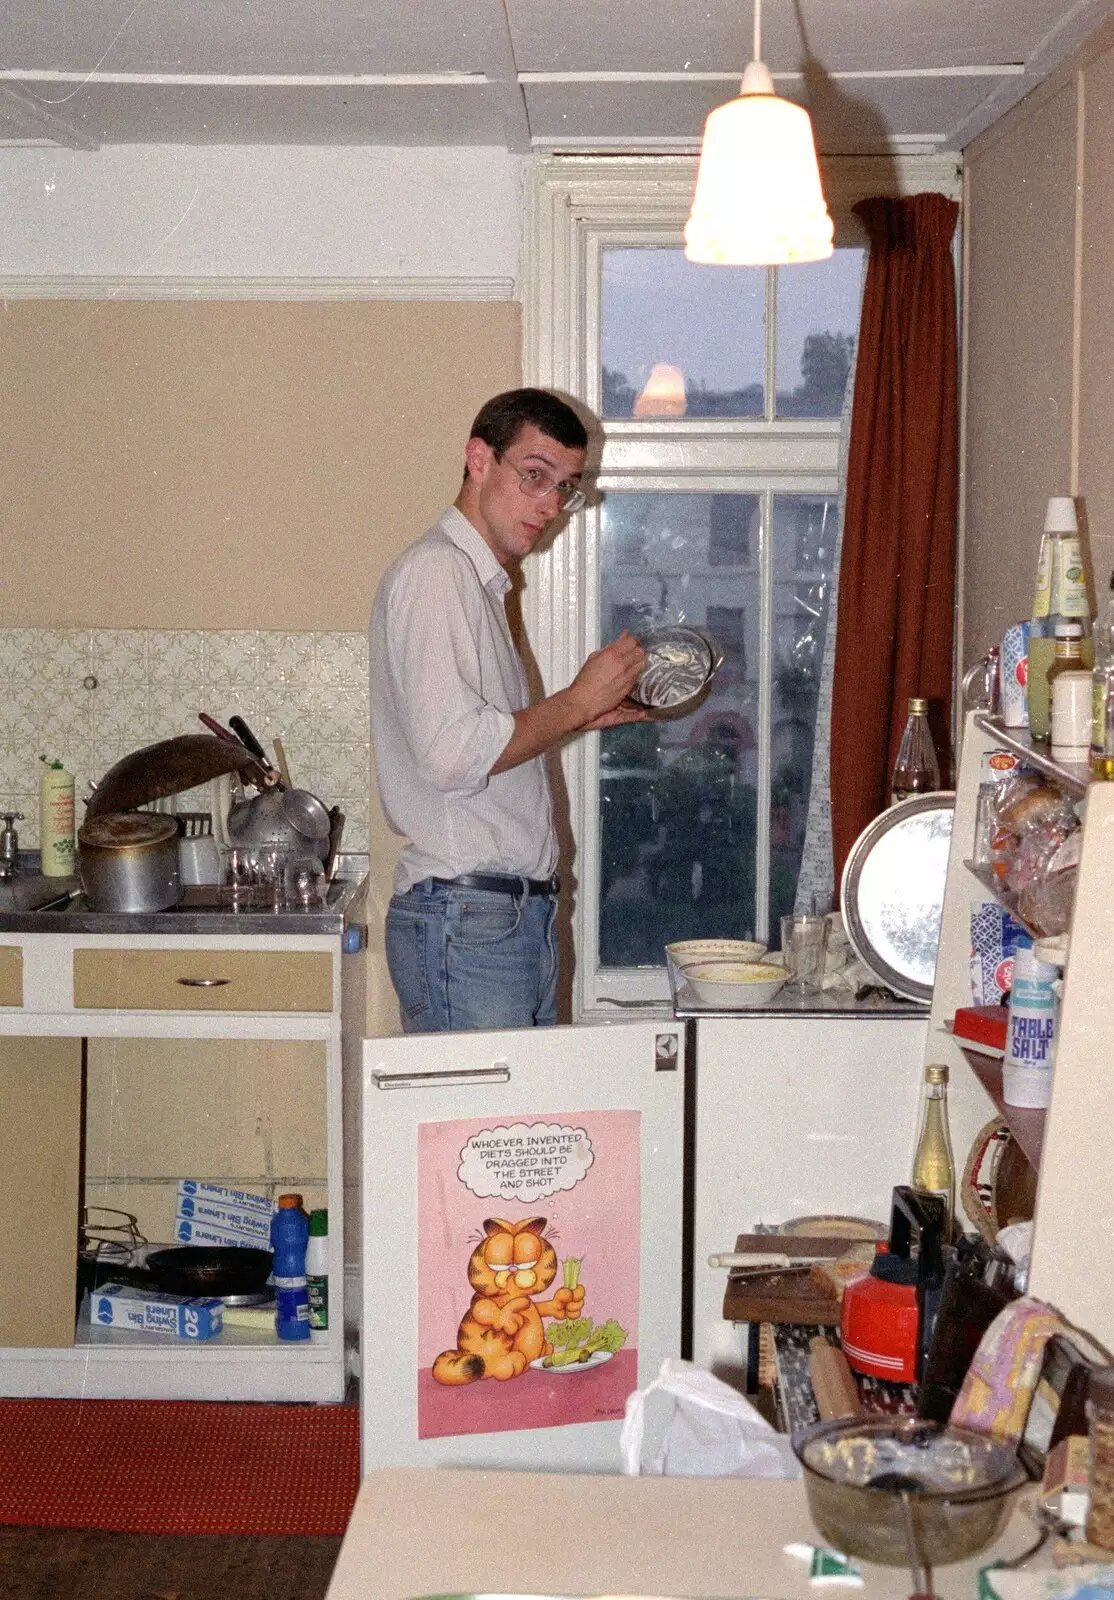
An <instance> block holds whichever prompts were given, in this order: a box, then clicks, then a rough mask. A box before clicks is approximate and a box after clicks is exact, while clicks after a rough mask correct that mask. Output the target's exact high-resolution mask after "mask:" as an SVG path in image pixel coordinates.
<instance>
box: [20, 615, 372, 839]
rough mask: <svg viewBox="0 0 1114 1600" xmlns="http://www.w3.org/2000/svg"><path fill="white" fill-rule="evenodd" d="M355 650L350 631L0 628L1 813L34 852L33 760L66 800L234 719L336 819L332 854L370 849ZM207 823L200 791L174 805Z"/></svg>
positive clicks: (362, 704)
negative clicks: (175, 741) (57, 778)
mask: <svg viewBox="0 0 1114 1600" xmlns="http://www.w3.org/2000/svg"><path fill="white" fill-rule="evenodd" d="M367 699H368V697H367V639H366V637H365V635H364V634H362V633H318V634H314V633H294V634H292V633H283V632H279V631H274V632H252V631H246V632H232V631H214V632H212V633H203V632H199V631H195V630H181V631H159V632H154V631H151V632H146V631H143V630H141V629H127V628H115V629H114V628H98V629H78V628H74V629H59V628H42V629H38V628H3V629H0V811H8V810H15V811H22V812H23V813H24V817H25V821H24V822H23V823H22V824H21V825H20V828H19V835H20V843H21V846H22V847H23V848H24V849H34V848H36V847H37V844H38V825H39V818H38V792H39V782H40V775H41V767H40V763H39V756H40V754H45V755H48V756H50V757H51V758H55V757H56V758H57V759H58V760H60V761H62V763H63V764H64V765H65V767H66V769H67V771H69V772H72V773H73V775H74V779H75V784H76V790H77V796H78V815H79V818H80V816H81V813H82V807H81V803H80V802H81V799H82V797H83V796H86V795H87V794H88V793H89V792H90V784H91V783H92V782H94V781H99V779H100V778H102V777H103V775H104V774H105V772H107V771H108V769H109V767H111V766H112V765H113V764H114V763H115V762H116V761H118V760H120V759H121V758H122V757H123V756H125V755H130V754H132V752H133V751H135V750H138V749H141V748H142V747H144V746H145V745H148V744H153V743H155V742H156V741H157V740H159V739H169V738H173V737H175V736H177V735H179V734H184V733H199V732H202V731H203V729H202V727H201V724H200V723H199V722H198V719H197V713H198V712H199V711H208V712H209V713H210V715H211V716H214V717H216V718H217V720H218V721H220V722H223V723H225V724H226V725H227V722H228V718H229V717H230V716H233V715H237V714H238V715H239V716H242V717H243V718H244V720H245V721H246V722H247V723H249V725H250V726H251V727H252V729H253V731H254V732H255V733H256V735H257V736H258V737H259V738H260V739H261V740H262V741H263V743H264V744H265V745H269V744H270V742H271V740H272V739H273V738H274V737H275V736H276V735H278V736H280V737H281V738H282V740H283V744H284V747H285V750H286V754H287V758H288V760H289V762H290V767H291V776H292V778H293V781H294V783H295V784H297V785H298V786H299V787H301V788H305V789H309V790H310V791H311V792H312V793H314V794H316V795H318V796H319V798H320V799H321V800H323V801H324V803H325V804H326V805H338V806H339V807H340V808H341V810H342V811H343V812H344V813H345V816H346V818H347V821H346V825H345V834H344V848H345V849H346V850H349V851H357V852H359V851H366V850H367V848H368V809H369V807H368V703H367ZM175 806H176V809H177V810H179V811H207V810H208V809H209V789H208V786H207V785H206V786H204V787H202V788H199V789H195V790H191V791H190V792H189V793H187V794H182V795H179V796H177V797H176V800H175Z"/></svg>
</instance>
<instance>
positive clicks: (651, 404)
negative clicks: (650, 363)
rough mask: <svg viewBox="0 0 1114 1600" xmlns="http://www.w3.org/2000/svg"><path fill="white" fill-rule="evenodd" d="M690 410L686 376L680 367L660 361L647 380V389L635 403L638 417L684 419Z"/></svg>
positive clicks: (635, 413)
mask: <svg viewBox="0 0 1114 1600" xmlns="http://www.w3.org/2000/svg"><path fill="white" fill-rule="evenodd" d="M687 410H688V400H687V398H686V396H685V375H684V373H683V372H682V371H681V369H680V367H674V366H671V365H670V364H669V362H667V361H658V362H656V363H655V365H654V369H653V371H652V372H651V373H650V376H649V377H648V378H647V379H646V387H645V388H644V389H643V390H642V393H641V394H640V395H639V396H638V398H637V400H635V402H634V407H633V414H634V415H635V416H636V417H683V416H684V414H685V412H686V411H687Z"/></svg>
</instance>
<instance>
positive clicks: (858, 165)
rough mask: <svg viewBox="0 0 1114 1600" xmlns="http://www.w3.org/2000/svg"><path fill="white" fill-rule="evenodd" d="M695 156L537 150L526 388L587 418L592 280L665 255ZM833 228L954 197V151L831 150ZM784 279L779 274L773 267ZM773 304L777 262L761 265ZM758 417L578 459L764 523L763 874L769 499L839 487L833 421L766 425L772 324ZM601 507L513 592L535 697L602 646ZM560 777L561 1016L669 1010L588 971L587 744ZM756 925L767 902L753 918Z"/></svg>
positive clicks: (591, 849) (646, 986)
mask: <svg viewBox="0 0 1114 1600" xmlns="http://www.w3.org/2000/svg"><path fill="white" fill-rule="evenodd" d="M696 164H697V163H696V157H695V156H633V157H614V156H556V155H555V156H547V157H538V158H536V160H535V161H534V163H533V164H532V166H531V169H530V171H529V173H528V175H527V180H526V194H525V197H524V198H525V206H524V219H525V229H526V232H525V240H524V272H525V284H524V290H525V292H524V297H523V305H524V328H523V370H524V381H525V382H527V383H533V384H539V385H541V386H543V387H546V388H553V389H557V390H558V391H564V392H565V393H567V394H569V395H572V396H576V397H577V399H578V400H580V401H581V402H583V403H584V404H585V405H587V406H588V408H589V409H590V410H591V411H592V412H593V413H594V414H595V415H597V416H599V415H600V402H601V371H600V362H599V347H600V325H599V323H600V275H601V262H602V255H603V251H604V250H606V249H608V248H613V247H624V246H625V247H634V248H637V247H652V246H658V247H661V246H665V247H678V246H679V245H680V244H681V243H682V230H683V227H684V222H685V219H686V218H687V215H688V210H689V206H690V203H691V198H692V190H693V185H694V183H695V179H696ZM822 167H823V172H824V183H825V190H826V193H827V197H828V202H829V207H830V209H831V211H832V215H833V219H834V221H835V224H836V244H837V246H838V245H850V244H857V245H862V244H865V236H864V234H863V232H862V228H861V224H860V223H859V222H858V219H857V218H855V217H854V216H853V214H852V211H851V207H852V205H853V204H854V202H855V201H856V200H858V199H861V198H864V197H865V196H867V195H873V194H895V195H897V194H908V193H914V192H917V191H919V190H924V189H935V190H938V191H941V192H944V193H947V194H949V195H951V196H952V197H954V198H958V197H959V193H960V173H959V167H958V162H957V158H956V157H955V156H946V157H939V156H932V157H904V158H894V157H879V158H873V157H861V158H858V157H842V158H839V157H837V158H831V159H828V160H825V161H823V162H822ZM782 270H786V269H782ZM769 271H770V274H771V278H770V280H769V285H768V291H767V293H768V303H772V298H771V297H772V294H773V292H774V291H773V284H774V282H775V281H776V280H775V278H774V276H773V274H774V272H775V269H772V268H771V269H769ZM765 333H766V378H767V381H766V407H767V415H766V417H765V418H725V417H715V418H706V419H705V418H700V419H696V418H694V419H692V420H689V419H687V418H664V417H659V418H623V419H610V420H608V421H607V422H606V423H605V424H604V428H605V431H606V437H605V439H604V443H603V448H602V451H601V450H600V448H599V443H598V441H594V442H593V446H592V447H591V448H590V450H589V458H588V471H587V478H588V480H589V481H590V482H591V481H593V480H595V481H596V482H597V483H598V485H599V487H600V489H601V490H604V491H607V492H613V493H622V492H628V493H639V492H642V493H655V492H666V493H668V492H676V493H689V494H701V493H706V494H715V493H724V494H731V493H739V494H757V495H759V496H760V498H761V503H762V508H763V514H762V519H761V533H760V537H759V551H758V570H759V572H760V575H761V586H762V588H761V593H762V611H761V621H760V630H759V639H760V651H761V666H760V690H759V705H760V716H759V727H758V739H759V757H758V863H757V864H758V870H759V879H758V881H759V882H760V883H761V882H763V881H765V879H766V877H767V875H768V865H769V862H768V855H769V844H768V818H769V793H770V756H771V751H770V732H771V728H770V722H771V715H770V712H771V686H770V682H769V679H770V675H771V667H772V660H771V648H772V627H773V618H772V598H773V594H772V589H773V585H772V573H771V571H770V566H771V563H772V560H773V552H772V550H771V549H770V540H769V532H770V527H771V507H772V496H773V495H774V494H779V493H780V494H794V493H799V494H831V493H834V492H836V491H837V489H838V455H839V432H840V420H839V418H824V419H798V418H786V419H775V418H773V417H772V415H771V412H772V409H773V406H774V404H775V398H776V393H775V392H776V370H777V349H776V337H777V323H776V310H775V315H774V316H772V317H768V318H767V326H766V330H765ZM599 532H600V517H599V506H598V502H594V501H593V500H592V499H590V500H589V504H588V506H587V507H586V508H585V509H584V510H583V511H581V512H578V513H577V514H576V516H574V517H573V518H571V519H570V521H569V524H568V526H567V527H565V528H564V530H563V531H562V532H561V533H560V534H559V535H558V537H557V538H555V539H553V540H551V541H550V542H549V544H548V546H547V547H546V548H545V549H544V550H542V551H540V552H538V553H536V554H535V555H534V556H532V557H531V558H530V560H529V563H528V570H527V582H526V586H525V590H524V593H523V597H522V617H523V624H524V627H525V631H526V634H527V638H528V641H529V646H530V651H531V654H532V655H533V658H534V662H535V664H536V666H537V669H538V672H539V674H540V677H541V680H542V682H543V683H544V684H545V686H546V689H547V691H548V690H551V689H553V688H556V687H558V686H560V685H562V684H565V683H568V682H569V681H570V680H571V679H572V678H573V677H574V676H575V674H576V672H577V670H578V669H579V666H580V665H581V663H582V662H583V660H584V658H585V657H586V655H587V654H588V653H589V652H590V651H591V650H593V649H596V648H597V647H598V645H599V639H598V637H597V617H598V602H599V583H598V575H599V568H598V553H599ZM560 763H561V774H562V778H563V784H564V789H565V793H566V795H567V802H568V819H569V829H570V832H571V841H569V840H566V841H565V844H566V846H567V845H568V844H569V843H570V842H571V844H572V846H573V848H574V860H573V867H574V874H573V875H574V879H575V887H576V898H575V906H574V910H573V917H572V927H571V938H572V945H573V951H568V950H566V951H565V952H564V956H565V958H566V960H567V959H568V958H569V956H571V955H572V954H573V953H574V952H575V962H574V977H573V992H572V1009H573V1017H574V1020H576V1019H580V1018H588V1017H592V1016H595V1017H597V1018H598V1017H600V1016H604V1015H615V1012H614V1011H613V1010H610V1009H609V1007H614V1006H621V1005H623V1004H635V1005H637V1004H651V1003H659V1004H663V1005H665V1004H668V1002H669V992H668V982H667V978H666V973H665V968H664V964H663V966H662V967H661V968H625V969H607V970H606V971H604V972H602V973H601V972H599V971H597V960H598V949H597V939H596V932H597V918H596V902H597V900H598V885H599V821H600V819H599V779H598V771H599V737H598V735H588V736H586V737H584V738H581V739H575V740H572V741H570V742H569V743H568V744H567V745H566V746H565V747H564V748H563V750H562V751H561V755H560ZM764 916H765V908H762V909H761V911H760V918H761V917H764Z"/></svg>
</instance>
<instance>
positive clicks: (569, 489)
mask: <svg viewBox="0 0 1114 1600" xmlns="http://www.w3.org/2000/svg"><path fill="white" fill-rule="evenodd" d="M493 454H494V456H495V459H496V460H497V461H505V462H506V463H507V466H508V467H510V469H511V471H512V472H513V473H514V474H515V475H516V476H517V478H518V481H519V485H520V487H521V489H522V492H523V494H524V495H525V496H526V498H527V500H544V499H545V497H546V495H547V494H555V495H556V496H557V504H558V505H559V506H560V508H561V510H562V511H579V510H580V508H581V506H582V505H584V504H585V502H586V501H587V499H588V496H587V495H586V494H585V492H584V490H583V489H582V488H580V486H579V484H575V483H570V482H569V481H568V479H564V480H562V482H560V483H558V482H557V480H556V479H555V478H551V477H550V475H549V473H548V472H543V471H542V469H541V468H540V467H516V466H515V464H514V462H513V461H512V460H511V459H510V457H509V456H505V455H503V454H502V453H501V452H500V451H498V450H496V451H494V452H493Z"/></svg>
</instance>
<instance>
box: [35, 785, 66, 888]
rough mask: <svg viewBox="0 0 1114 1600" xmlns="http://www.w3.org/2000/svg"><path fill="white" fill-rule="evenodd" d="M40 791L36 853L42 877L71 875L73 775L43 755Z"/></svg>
mask: <svg viewBox="0 0 1114 1600" xmlns="http://www.w3.org/2000/svg"><path fill="white" fill-rule="evenodd" d="M39 760H40V761H42V762H43V763H44V764H45V765H44V768H43V780H42V786H41V789H40V792H39V855H40V858H41V861H42V866H41V868H40V870H41V872H42V874H43V876H44V877H45V878H70V877H72V876H73V870H74V833H73V829H74V792H73V791H74V785H73V777H72V775H71V774H70V773H68V772H67V771H66V769H65V767H63V765H62V763H61V762H60V761H50V760H48V758H47V757H46V756H40V757H39Z"/></svg>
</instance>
